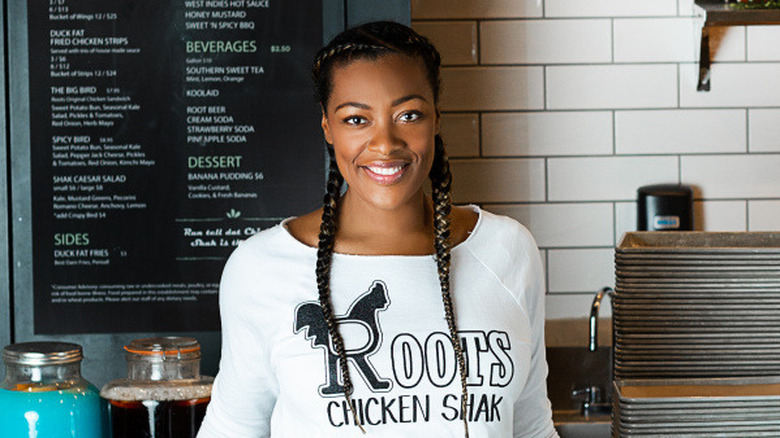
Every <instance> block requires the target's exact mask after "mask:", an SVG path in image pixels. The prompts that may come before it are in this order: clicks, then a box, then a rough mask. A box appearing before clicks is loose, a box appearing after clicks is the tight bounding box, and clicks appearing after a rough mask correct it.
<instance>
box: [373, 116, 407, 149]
mask: <svg viewBox="0 0 780 438" xmlns="http://www.w3.org/2000/svg"><path fill="white" fill-rule="evenodd" d="M403 146H404V142H403V140H402V139H401V137H400V135H399V132H398V128H397V127H396V126H395V125H394V124H393V123H378V124H377V125H376V126H375V128H374V133H373V135H372V136H371V139H370V140H369V144H368V148H369V149H370V150H372V151H375V152H378V153H381V154H383V155H390V154H392V152H393V151H394V150H396V149H399V148H402V147H403Z"/></svg>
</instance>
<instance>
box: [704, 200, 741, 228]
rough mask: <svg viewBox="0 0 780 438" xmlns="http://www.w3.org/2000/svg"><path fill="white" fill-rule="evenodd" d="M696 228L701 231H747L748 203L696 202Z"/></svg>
mask: <svg viewBox="0 0 780 438" xmlns="http://www.w3.org/2000/svg"><path fill="white" fill-rule="evenodd" d="M693 210H694V218H695V219H694V220H695V222H696V223H695V224H694V228H695V229H696V230H699V231H745V230H746V229H747V212H748V211H747V201H696V202H694V203H693Z"/></svg>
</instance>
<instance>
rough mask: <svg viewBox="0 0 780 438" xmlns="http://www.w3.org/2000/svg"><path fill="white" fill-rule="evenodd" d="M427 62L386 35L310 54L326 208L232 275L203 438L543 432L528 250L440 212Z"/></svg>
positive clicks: (259, 244)
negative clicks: (325, 170) (325, 161)
mask: <svg viewBox="0 0 780 438" xmlns="http://www.w3.org/2000/svg"><path fill="white" fill-rule="evenodd" d="M439 64H440V58H439V54H438V52H437V51H436V49H435V48H434V47H433V45H431V43H430V42H429V41H428V40H427V39H425V38H424V37H422V36H420V35H419V34H417V33H415V32H414V31H413V30H411V29H409V28H408V27H405V26H402V25H400V24H397V23H391V22H376V23H368V24H365V25H362V26H359V27H357V28H354V29H350V30H347V31H345V32H343V33H341V34H340V35H338V36H337V37H336V38H335V39H334V40H333V41H332V42H331V43H330V44H329V45H328V46H326V47H325V48H323V49H322V50H321V51H320V53H319V54H318V56H317V58H316V59H315V62H314V67H313V74H314V81H315V85H316V89H317V93H318V97H319V101H320V105H321V108H322V121H321V124H322V130H323V135H324V137H325V140H326V142H327V143H328V153H329V156H330V160H331V161H330V173H329V178H328V184H327V193H326V195H325V199H324V205H323V207H322V208H320V209H319V210H317V211H314V212H311V213H309V214H306V215H303V216H300V217H297V218H289V219H286V220H284V221H283V222H282V223H281V224H280V225H279V226H277V227H274V228H272V229H269V230H265V231H263V232H260V233H258V234H257V235H255V236H253V237H251V238H250V239H248V240H247V241H245V242H244V243H242V244H241V245H240V246H239V248H238V249H236V251H235V252H234V254H233V255H232V256H231V258H230V260H229V261H228V263H227V265H226V267H225V272H224V274H223V278H222V285H221V289H220V295H221V296H220V310H221V315H222V330H223V352H222V359H221V364H220V371H219V374H218V375H217V378H216V381H215V384H214V391H213V393H212V402H211V404H210V405H209V411H208V413H207V415H206V419H205V421H204V423H203V427H202V429H201V431H200V435H199V438H215V437H230V438H235V437H268V436H273V437H302V436H306V437H309V436H317V437H335V436H338V437H353V436H361V433H365V432H368V433H370V434H371V436H374V437H401V436H402V437H458V436H464V435H465V436H466V437H468V436H469V433H471V434H472V436H475V437H501V438H505V437H510V436H511V437H539V438H543V437H551V436H556V435H555V431H554V429H553V425H552V418H551V411H550V404H549V401H548V400H547V395H546V386H545V378H546V374H547V365H546V363H545V358H544V342H543V331H544V310H543V297H544V286H543V284H544V280H543V278H544V275H543V273H542V265H541V259H540V257H539V252H538V250H537V248H536V243H535V242H534V240H533V238H532V237H531V236H530V234H529V233H528V231H527V230H526V229H525V228H523V227H522V226H521V225H520V224H518V223H517V222H515V221H513V220H511V219H509V218H506V217H500V216H495V215H492V214H490V213H488V212H485V211H482V210H480V209H479V208H477V207H475V206H469V207H453V206H452V205H451V202H450V182H451V175H450V170H449V164H448V161H447V157H446V154H445V151H444V143H443V141H442V139H441V137H440V136H439V134H438V133H439V110H438V106H437V105H438V102H439ZM428 180H430V185H431V195H430V196H428V195H427V194H426V192H425V190H424V188H425V185H426V184H427V182H426V181H428ZM345 182H346V187H347V188H346V190H344V189H343V187H342V186H343V185H344V183H345Z"/></svg>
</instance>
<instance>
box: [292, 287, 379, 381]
mask: <svg viewBox="0 0 780 438" xmlns="http://www.w3.org/2000/svg"><path fill="white" fill-rule="evenodd" d="M389 304H390V299H389V298H388V296H387V286H385V284H384V283H383V282H382V281H379V280H377V281H374V283H373V284H372V285H371V287H370V288H369V289H368V291H366V292H365V293H363V294H362V295H360V296H359V297H358V298H357V299H356V300H355V301H354V302H353V303H352V305H351V306H350V307H349V310H348V311H347V313H346V314H344V315H342V316H336V318H335V319H336V322H338V324H339V326H340V327H341V328H342V330H345V331H346V330H347V329H348V330H350V331H354V330H362V331H364V332H365V334H366V341H365V343H364V344H363V345H360V346H355V345H351V346H349V348H348V349H347V351H346V355H347V360H348V361H352V363H353V364H354V365H355V366H356V367H357V370H358V372H359V373H360V376H361V377H362V378H363V380H364V381H365V382H366V384H367V385H368V387H369V388H370V389H371V391H373V392H385V391H389V390H390V388H391V387H392V381H391V380H389V379H383V378H381V377H380V376H379V375H378V374H377V372H376V370H375V369H374V367H373V366H372V365H371V362H370V361H369V357H370V356H371V355H372V354H374V353H375V352H376V351H377V350H378V349H379V347H380V346H381V345H382V330H381V328H380V327H379V320H378V313H379V312H380V311H382V310H385V309H387V307H388V306H389ZM302 330H303V331H304V332H305V335H306V339H309V340H311V345H312V347H315V348H321V349H323V350H324V351H325V379H326V380H325V383H324V384H323V385H321V386H320V388H319V393H320V395H322V396H335V395H340V394H343V393H344V385H343V384H342V383H343V382H341V373H340V372H339V366H338V365H339V360H340V359H339V356H338V354H336V351H335V348H334V347H333V342H332V340H331V338H330V333H329V332H328V324H327V323H326V322H325V316H324V315H323V313H322V307H320V303H319V302H317V301H307V302H305V303H301V304H299V305H298V307H296V309H295V333H299V332H301V331H302Z"/></svg>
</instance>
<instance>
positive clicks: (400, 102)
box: [393, 94, 428, 106]
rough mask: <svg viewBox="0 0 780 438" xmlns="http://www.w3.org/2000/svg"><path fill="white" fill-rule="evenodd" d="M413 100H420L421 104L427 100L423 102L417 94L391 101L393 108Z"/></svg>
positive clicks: (423, 99)
mask: <svg viewBox="0 0 780 438" xmlns="http://www.w3.org/2000/svg"><path fill="white" fill-rule="evenodd" d="M413 99H420V100H422V101H423V102H428V101H427V100H425V98H424V97H422V96H420V95H419V94H410V95H408V96H404V97H400V98H398V99H396V100H394V101H393V106H398V105H400V104H402V103H404V102H408V101H410V100H413Z"/></svg>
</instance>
